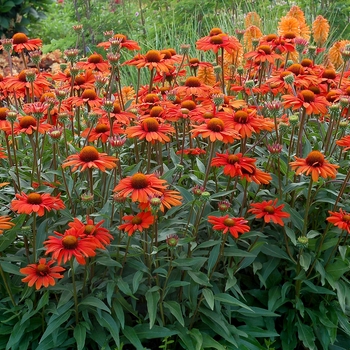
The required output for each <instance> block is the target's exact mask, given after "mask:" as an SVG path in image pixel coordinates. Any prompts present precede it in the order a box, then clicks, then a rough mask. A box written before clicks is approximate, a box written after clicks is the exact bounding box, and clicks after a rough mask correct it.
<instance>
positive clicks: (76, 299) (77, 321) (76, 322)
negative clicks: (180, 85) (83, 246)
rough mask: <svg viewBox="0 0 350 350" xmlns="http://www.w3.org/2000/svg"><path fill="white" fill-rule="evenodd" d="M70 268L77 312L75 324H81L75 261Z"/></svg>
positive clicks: (71, 262) (71, 261)
mask: <svg viewBox="0 0 350 350" xmlns="http://www.w3.org/2000/svg"><path fill="white" fill-rule="evenodd" d="M70 266H71V271H72V283H73V298H74V310H75V324H76V325H77V324H78V323H79V309H78V295H77V286H76V283H75V271H74V262H73V259H71V260H70Z"/></svg>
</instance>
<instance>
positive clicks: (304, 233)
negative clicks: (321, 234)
mask: <svg viewBox="0 0 350 350" xmlns="http://www.w3.org/2000/svg"><path fill="white" fill-rule="evenodd" d="M312 185H313V180H312V179H310V183H309V188H308V192H307V197H306V203H305V214H304V226H303V231H302V235H303V236H306V232H307V225H308V216H309V208H310V204H311V203H310V202H311V193H312Z"/></svg>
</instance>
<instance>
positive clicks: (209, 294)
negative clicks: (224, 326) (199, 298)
mask: <svg viewBox="0 0 350 350" xmlns="http://www.w3.org/2000/svg"><path fill="white" fill-rule="evenodd" d="M202 293H203V296H204V299H205V301H206V302H207V303H208V306H209V308H210V309H211V310H214V303H215V299H214V294H213V291H212V290H211V289H208V288H204V289H203V290H202Z"/></svg>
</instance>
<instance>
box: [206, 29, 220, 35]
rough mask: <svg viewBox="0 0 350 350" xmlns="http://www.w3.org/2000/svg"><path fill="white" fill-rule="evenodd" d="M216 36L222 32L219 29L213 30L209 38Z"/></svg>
mask: <svg viewBox="0 0 350 350" xmlns="http://www.w3.org/2000/svg"><path fill="white" fill-rule="evenodd" d="M218 34H222V30H221V29H220V28H213V29H212V30H211V31H210V33H209V36H215V35H218Z"/></svg>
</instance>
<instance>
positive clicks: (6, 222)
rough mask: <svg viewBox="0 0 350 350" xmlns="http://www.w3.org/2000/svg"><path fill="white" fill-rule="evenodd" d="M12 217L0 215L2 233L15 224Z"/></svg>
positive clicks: (0, 230)
mask: <svg viewBox="0 0 350 350" xmlns="http://www.w3.org/2000/svg"><path fill="white" fill-rule="evenodd" d="M11 220H12V218H11V217H9V216H7V215H5V216H0V235H1V234H3V232H4V230H8V229H10V228H12V227H13V226H15V224H14V223H13V222H11Z"/></svg>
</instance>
